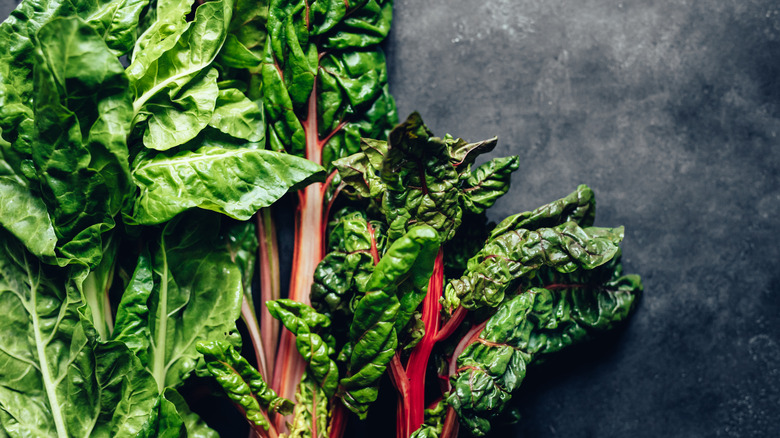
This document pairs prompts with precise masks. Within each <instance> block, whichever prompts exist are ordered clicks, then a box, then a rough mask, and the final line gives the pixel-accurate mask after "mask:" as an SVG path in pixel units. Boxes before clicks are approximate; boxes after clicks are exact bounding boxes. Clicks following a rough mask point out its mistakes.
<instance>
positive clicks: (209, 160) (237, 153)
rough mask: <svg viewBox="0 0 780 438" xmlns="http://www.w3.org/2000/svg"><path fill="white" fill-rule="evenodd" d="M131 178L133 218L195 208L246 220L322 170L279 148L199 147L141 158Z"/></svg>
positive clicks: (154, 219) (161, 218)
mask: <svg viewBox="0 0 780 438" xmlns="http://www.w3.org/2000/svg"><path fill="white" fill-rule="evenodd" d="M133 176H134V178H135V180H136V184H137V185H138V186H139V187H140V188H141V193H140V194H139V196H138V197H137V198H136V201H135V210H134V213H133V220H134V221H136V222H137V223H141V224H157V223H162V222H165V221H167V220H169V219H171V218H172V217H174V216H175V215H177V214H179V213H181V212H182V211H185V210H187V209H190V208H195V207H197V208H201V209H204V210H213V211H217V212H220V213H223V214H226V215H228V216H230V217H232V218H235V219H239V220H247V219H249V218H250V217H251V216H252V215H253V214H254V213H255V212H256V211H257V210H259V209H260V208H262V207H267V206H269V205H271V204H273V203H274V202H275V201H276V200H278V199H279V198H281V197H282V196H283V195H284V194H285V193H287V191H288V190H294V189H296V188H298V187H301V186H304V185H306V184H308V183H309V182H311V181H314V180H317V179H321V178H322V177H323V176H324V171H323V170H322V168H321V167H320V166H317V165H316V164H314V163H312V162H311V161H308V160H304V159H302V158H298V157H293V156H290V155H287V154H282V153H278V152H273V151H267V150H262V149H247V148H237V149H227V148H220V147H215V146H203V147H201V148H200V149H198V150H196V151H193V152H190V151H183V152H179V153H177V154H175V155H171V154H169V153H160V154H157V155H154V156H152V157H151V158H148V159H144V160H141V161H140V162H139V163H136V166H135V169H134V170H133Z"/></svg>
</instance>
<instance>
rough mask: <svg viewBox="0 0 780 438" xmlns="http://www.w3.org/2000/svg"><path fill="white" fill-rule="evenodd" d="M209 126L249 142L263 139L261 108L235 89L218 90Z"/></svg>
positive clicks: (263, 127) (263, 126) (263, 129)
mask: <svg viewBox="0 0 780 438" xmlns="http://www.w3.org/2000/svg"><path fill="white" fill-rule="evenodd" d="M209 126H212V127H214V128H217V129H219V130H220V131H222V132H224V133H225V134H228V135H231V136H233V137H235V138H242V139H244V140H247V141H250V142H260V141H262V140H264V139H265V124H264V121H263V111H262V108H261V107H259V106H257V104H255V103H254V102H252V101H251V100H249V99H248V98H247V97H246V96H245V95H244V93H242V92H241V91H239V90H237V89H235V88H228V89H224V90H219V96H218V97H217V103H216V108H215V109H214V114H213V115H212V116H211V121H209Z"/></svg>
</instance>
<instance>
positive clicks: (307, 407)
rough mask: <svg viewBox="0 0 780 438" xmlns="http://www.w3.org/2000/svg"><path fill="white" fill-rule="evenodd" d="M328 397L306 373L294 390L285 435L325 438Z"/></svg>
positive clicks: (298, 437)
mask: <svg viewBox="0 0 780 438" xmlns="http://www.w3.org/2000/svg"><path fill="white" fill-rule="evenodd" d="M329 401H330V400H329V398H328V396H326V394H325V392H324V391H323V389H322V388H320V387H319V385H318V384H317V381H316V380H315V379H313V378H312V377H310V376H309V375H308V373H304V374H303V379H302V380H301V383H300V384H299V385H298V388H297V390H296V392H295V409H294V410H293V418H292V423H291V424H290V425H289V429H290V432H289V434H287V435H286V436H288V437H290V438H292V437H295V438H304V437H307V438H308V437H310V438H325V437H327V436H328V417H329V411H330V409H329V404H328V402H329Z"/></svg>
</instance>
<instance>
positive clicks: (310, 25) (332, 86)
mask: <svg viewBox="0 0 780 438" xmlns="http://www.w3.org/2000/svg"><path fill="white" fill-rule="evenodd" d="M309 3H311V4H309ZM391 12H392V2H383V6H380V5H378V4H377V3H376V2H375V1H370V2H360V3H357V4H354V3H353V4H352V5H351V6H350V8H349V10H347V8H346V7H345V4H344V3H343V2H339V1H335V0H323V1H317V2H306V1H303V0H273V1H271V4H270V6H269V15H268V22H267V31H268V37H267V40H266V44H265V49H264V52H263V61H262V66H261V75H262V88H263V100H264V104H265V113H266V119H267V121H268V132H267V135H268V140H269V145H270V148H271V149H274V150H286V151H287V152H289V153H291V154H296V155H300V154H303V153H304V152H305V151H306V150H307V145H306V143H307V134H306V130H315V129H316V131H317V132H316V133H313V134H316V135H310V136H309V137H308V138H309V142H312V141H313V139H314V138H316V141H317V142H324V143H325V144H323V145H322V147H323V149H322V163H323V164H324V165H325V166H326V167H328V168H329V167H330V163H331V161H333V160H335V159H338V158H340V157H344V156H347V155H350V154H353V153H356V152H358V151H359V143H360V138H361V137H370V138H384V137H385V136H386V135H387V132H388V131H389V130H390V128H391V127H392V124H393V123H395V120H396V117H397V116H396V113H395V102H394V101H393V99H392V97H390V94H389V92H388V90H387V68H386V65H385V59H384V54H383V53H382V51H381V49H380V48H379V47H378V44H379V43H380V42H381V41H382V40H383V39H384V38H385V36H386V35H387V31H388V30H389V25H390V14H391ZM311 96H314V99H315V102H312V104H309V99H310V98H311ZM310 111H314V113H312V115H310V114H309V112H310ZM314 115H316V120H314V119H315V117H314ZM303 121H306V123H302V122H303ZM315 123H316V124H315ZM304 126H305V128H304ZM313 147H314V145H309V148H313ZM310 152H311V149H310V150H309V152H307V153H310ZM312 158H314V157H312Z"/></svg>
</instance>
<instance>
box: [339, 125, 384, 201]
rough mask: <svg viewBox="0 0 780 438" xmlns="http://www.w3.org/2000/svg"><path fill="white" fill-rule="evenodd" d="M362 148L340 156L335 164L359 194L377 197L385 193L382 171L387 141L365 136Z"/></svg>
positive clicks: (343, 178) (340, 173)
mask: <svg viewBox="0 0 780 438" xmlns="http://www.w3.org/2000/svg"><path fill="white" fill-rule="evenodd" d="M360 149H361V152H358V153H355V154H352V155H349V156H347V157H344V158H339V159H338V160H336V161H334V162H333V165H334V166H335V167H336V169H338V171H339V175H340V176H341V181H342V182H343V183H344V184H346V185H347V187H350V188H352V189H354V191H355V193H356V194H357V195H359V196H361V197H363V198H369V199H370V198H376V197H377V196H380V195H383V194H384V193H385V184H384V182H382V178H381V177H380V172H381V171H382V163H383V162H384V159H385V155H387V142H385V141H380V140H371V139H368V138H364V139H361V141H360Z"/></svg>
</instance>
